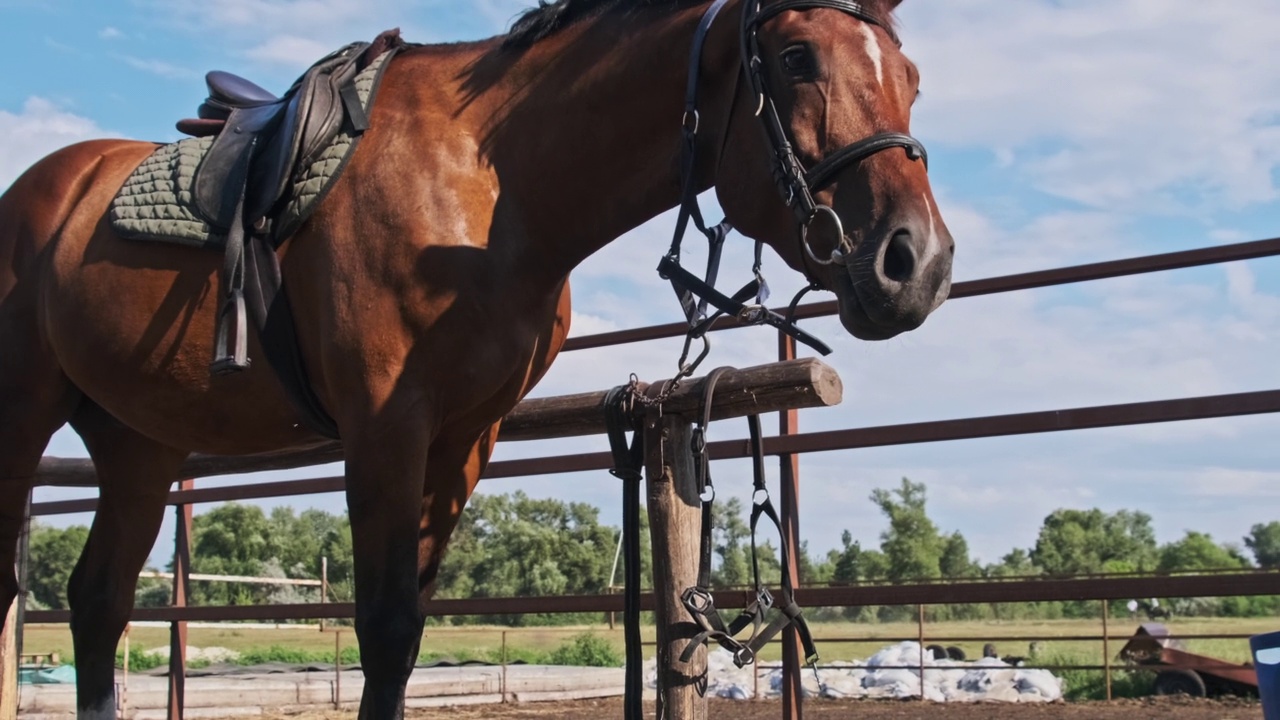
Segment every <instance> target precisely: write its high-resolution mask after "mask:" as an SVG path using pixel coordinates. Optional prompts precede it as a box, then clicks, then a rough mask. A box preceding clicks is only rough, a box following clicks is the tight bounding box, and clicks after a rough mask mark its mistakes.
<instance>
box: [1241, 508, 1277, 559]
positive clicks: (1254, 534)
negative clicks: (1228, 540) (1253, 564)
mask: <svg viewBox="0 0 1280 720" xmlns="http://www.w3.org/2000/svg"><path fill="white" fill-rule="evenodd" d="M1244 544H1245V545H1246V546H1247V547H1248V548H1249V550H1250V551H1251V552H1252V553H1253V559H1254V560H1255V561H1257V563H1258V567H1264V568H1274V567H1280V521H1275V520H1273V521H1271V522H1269V523H1266V524H1265V525H1264V524H1262V523H1258V524H1256V525H1254V526H1253V527H1252V528H1250V529H1249V534H1248V535H1247V536H1245V538H1244Z"/></svg>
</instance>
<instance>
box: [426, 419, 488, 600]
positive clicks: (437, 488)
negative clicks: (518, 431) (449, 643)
mask: <svg viewBox="0 0 1280 720" xmlns="http://www.w3.org/2000/svg"><path fill="white" fill-rule="evenodd" d="M497 439H498V425H496V424H495V425H494V426H493V427H491V428H489V429H488V430H487V431H485V433H484V434H483V435H482V436H481V437H480V439H479V440H477V441H474V442H472V443H470V444H467V443H465V442H463V443H458V444H453V443H448V442H447V441H444V440H437V441H436V442H435V443H434V444H433V445H432V446H431V456H430V459H429V461H428V463H427V483H426V485H425V486H424V488H423V494H422V517H421V519H420V521H419V532H418V538H419V539H418V603H419V605H420V606H421V607H422V608H423V610H424V614H425V609H426V604H427V601H428V600H430V599H431V596H432V595H434V594H435V591H436V580H437V579H438V577H439V574H440V563H441V561H442V560H443V559H444V555H445V549H446V546H447V544H448V542H449V537H450V536H451V535H453V531H454V528H456V527H457V526H458V519H459V518H460V517H461V516H462V510H463V506H464V505H465V503H466V501H467V499H468V498H470V497H471V493H472V492H473V491H475V489H476V484H477V483H479V482H480V476H481V475H482V474H484V469H485V467H486V466H487V465H488V464H489V456H490V455H491V454H492V453H493V444H494V442H495V441H496V440H497Z"/></svg>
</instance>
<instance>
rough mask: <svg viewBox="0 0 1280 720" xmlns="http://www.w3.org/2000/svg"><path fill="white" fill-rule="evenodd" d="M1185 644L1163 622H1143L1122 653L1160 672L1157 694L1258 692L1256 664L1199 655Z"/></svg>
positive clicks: (1202, 694) (1123, 657)
mask: <svg viewBox="0 0 1280 720" xmlns="http://www.w3.org/2000/svg"><path fill="white" fill-rule="evenodd" d="M1183 647H1184V643H1183V642H1182V641H1181V640H1177V639H1175V638H1171V637H1169V629H1168V628H1167V627H1165V626H1164V624H1163V623H1142V624H1141V625H1139V626H1138V630H1137V632H1135V633H1134V634H1133V637H1132V638H1131V639H1130V640H1129V642H1128V643H1126V644H1125V646H1124V647H1123V648H1121V649H1120V657H1121V659H1124V660H1127V661H1129V662H1132V663H1135V664H1137V665H1141V666H1145V667H1148V668H1150V669H1151V670H1152V671H1154V672H1155V673H1156V681H1155V690H1156V694H1157V695H1177V694H1179V693H1182V694H1186V695H1191V696H1195V697H1207V696H1209V695H1254V696H1256V695H1257V694H1258V674H1257V672H1256V671H1255V670H1254V668H1253V666H1252V665H1248V664H1246V665H1240V664H1236V663H1231V662H1227V661H1226V660H1219V659H1218V658H1211V657H1208V656H1206V655H1197V654H1196V653H1191V652H1187V651H1186V650H1184V649H1183Z"/></svg>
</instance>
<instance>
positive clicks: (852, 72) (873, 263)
mask: <svg viewBox="0 0 1280 720" xmlns="http://www.w3.org/2000/svg"><path fill="white" fill-rule="evenodd" d="M743 1H744V3H745V4H746V6H745V7H744V8H743V9H742V18H741V22H740V24H739V26H738V27H737V28H736V32H737V36H738V37H737V43H736V46H737V48H738V49H739V57H736V58H734V59H733V61H732V62H734V63H735V64H736V65H737V66H738V68H736V69H735V71H736V72H737V73H738V76H739V80H738V84H737V87H736V90H735V92H734V99H733V100H732V101H731V104H730V106H731V108H732V109H731V110H730V112H729V116H728V118H727V128H726V130H725V132H724V135H723V137H724V140H723V142H724V146H723V148H722V149H721V152H720V159H719V165H718V167H717V169H716V179H715V183H716V188H717V195H718V197H719V200H720V204H721V206H722V207H723V208H724V210H725V213H726V215H727V217H728V219H729V221H730V222H731V223H733V225H734V226H735V227H736V228H737V229H738V230H740V231H741V232H743V233H744V234H746V235H748V236H750V237H754V238H757V239H759V240H762V241H764V242H766V243H768V244H769V245H771V246H772V247H773V248H774V249H775V250H776V251H777V252H778V253H779V254H780V255H781V256H782V257H783V258H784V259H785V260H786V262H787V263H788V264H789V265H791V266H792V267H793V268H795V269H797V270H800V271H802V272H804V273H805V274H806V276H808V278H809V279H810V282H811V283H813V284H814V285H815V286H818V287H821V288H823V289H826V290H830V291H832V292H834V293H835V294H836V295H837V297H838V298H839V309H840V319H841V321H842V323H843V324H844V326H845V328H846V329H847V330H848V331H849V332H850V333H852V334H853V335H854V336H855V337H858V338H861V339H865V340H882V339H887V338H890V337H893V336H895V335H897V334H899V333H902V332H905V331H908V330H912V329H915V328H916V327H919V326H920V324H921V323H923V322H924V320H925V318H926V317H927V316H928V315H929V313H930V312H932V311H933V310H934V309H935V308H937V307H938V306H939V305H941V304H942V302H943V301H944V300H945V299H946V298H947V295H948V293H949V291H950V287H951V264H952V255H953V252H954V248H955V244H954V242H953V241H952V238H951V233H950V232H949V231H948V230H947V227H946V225H945V224H944V223H943V220H942V217H941V215H940V214H939V211H938V207H937V203H936V202H935V201H934V198H933V193H932V190H931V189H930V186H929V178H928V174H927V162H928V160H927V155H926V154H925V152H924V147H923V146H922V145H921V144H920V143H919V142H918V141H916V140H915V139H914V138H912V137H911V136H910V116H911V107H912V104H913V103H914V102H915V99H916V96H917V94H918V87H919V80H920V75H919V72H918V71H917V69H916V66H915V65H914V64H913V63H912V62H911V61H910V60H909V59H907V57H906V55H904V54H903V53H902V50H901V48H900V47H899V43H898V38H897V35H896V33H895V31H894V28H893V24H892V17H891V13H892V11H893V10H894V9H895V8H896V6H897V5H898V4H899V2H900V0H879V1H872V2H861V3H859V2H851V1H849V0H743ZM728 54H729V53H727V52H724V50H723V48H722V51H721V53H720V56H721V57H725V56H727V55H728ZM762 129H763V141H762V132H761V131H762ZM774 186H776V188H777V189H776V191H775V190H774V189H771V188H773V187H774ZM775 192H781V194H782V200H783V201H782V202H769V201H765V202H761V198H768V197H769V196H770V195H773V194H774V193H775Z"/></svg>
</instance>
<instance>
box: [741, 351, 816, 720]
mask: <svg viewBox="0 0 1280 720" xmlns="http://www.w3.org/2000/svg"><path fill="white" fill-rule="evenodd" d="M795 359H796V341H795V339H794V338H792V337H791V336H790V335H787V334H785V333H778V360H779V361H782V362H785V361H787V360H795ZM799 426H800V413H798V412H796V410H795V409H794V408H787V409H785V410H782V411H780V412H779V413H778V434H779V435H795V434H796V433H798V432H799ZM778 466H779V470H780V476H779V478H778V485H779V489H780V490H781V493H779V494H780V495H781V503H782V504H781V507H779V512H780V513H781V514H782V542H784V543H788V544H789V545H790V547H791V553H790V555H789V556H788V558H787V560H788V562H787V566H786V567H784V568H782V572H783V573H785V574H786V576H787V578H788V579H789V580H790V582H791V586H792V587H793V588H796V591H797V592H799V589H800V560H799V553H800V456H799V455H782V456H780V457H779V458H778ZM804 660H805V657H804V648H803V647H802V646H801V644H800V633H799V632H797V631H796V628H795V626H793V625H788V626H787V627H786V629H785V630H783V631H782V720H801V719H802V718H803V717H804V686H803V684H802V683H801V673H802V672H803V664H804ZM753 672H755V673H757V674H759V672H760V671H759V670H758V669H753ZM756 699H757V700H758V699H759V698H758V697H757V698H756Z"/></svg>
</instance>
